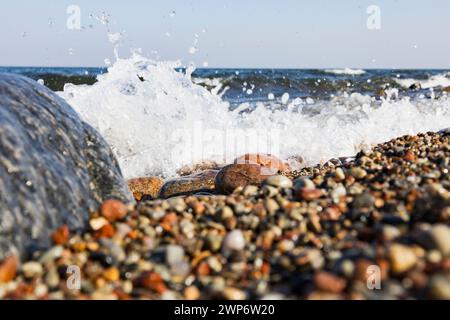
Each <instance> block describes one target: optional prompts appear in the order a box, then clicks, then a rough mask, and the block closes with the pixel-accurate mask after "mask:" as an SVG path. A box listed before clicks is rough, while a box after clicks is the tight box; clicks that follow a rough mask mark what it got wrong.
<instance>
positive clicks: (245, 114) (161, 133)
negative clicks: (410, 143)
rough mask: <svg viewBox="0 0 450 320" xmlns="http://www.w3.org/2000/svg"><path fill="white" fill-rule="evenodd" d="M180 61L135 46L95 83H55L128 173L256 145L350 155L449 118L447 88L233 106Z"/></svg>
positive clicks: (310, 156) (320, 156)
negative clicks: (433, 93) (425, 94)
mask: <svg viewBox="0 0 450 320" xmlns="http://www.w3.org/2000/svg"><path fill="white" fill-rule="evenodd" d="M178 66H179V64H178V63H173V62H155V61H151V60H148V59H146V58H144V57H142V56H140V55H138V54H134V55H133V56H132V57H131V58H129V59H119V60H117V61H116V62H115V63H114V64H113V65H112V66H111V67H110V68H109V69H108V73H106V74H103V75H100V76H99V77H98V82H97V83H95V84H94V85H91V86H88V85H80V86H75V85H66V87H65V88H64V92H61V93H60V95H61V96H62V97H63V98H65V99H66V100H67V101H68V102H69V104H71V105H72V106H73V107H74V109H75V110H77V112H78V113H79V114H80V115H81V117H82V118H83V119H84V120H85V121H86V122H88V123H90V124H91V125H92V126H93V127H95V128H96V129H97V130H99V131H100V133H101V134H102V135H103V136H104V137H105V139H106V140H107V141H108V142H109V144H110V145H111V146H112V148H113V150H114V152H115V154H116V155H117V157H118V159H119V162H120V165H121V167H122V170H123V173H124V175H125V176H126V177H127V178H132V177H139V176H146V175H162V176H164V177H171V176H175V175H176V171H177V170H178V169H180V168H182V167H185V166H190V165H195V164H198V163H201V162H204V161H208V160H211V161H216V162H222V161H223V162H229V161H230V159H231V157H232V156H234V155H238V156H239V155H242V154H244V153H247V152H255V151H257V152H263V153H264V152H269V153H275V154H276V155H278V156H279V157H281V158H283V159H285V160H287V159H289V158H294V157H296V156H301V157H302V158H303V159H304V160H305V162H304V163H302V164H299V163H295V162H291V164H294V167H295V166H296V165H298V166H301V165H314V164H317V163H318V162H320V161H324V160H328V159H330V158H334V157H340V156H352V155H354V154H355V153H356V152H357V151H358V150H359V149H360V148H362V147H363V146H364V145H370V144H374V143H380V142H384V141H387V140H390V139H392V138H395V137H398V136H401V135H404V134H416V133H419V132H424V131H430V130H432V131H437V130H440V129H443V128H446V127H449V126H450V100H449V98H448V97H447V96H443V97H441V98H440V99H439V100H435V99H416V100H411V99H410V98H408V97H407V98H404V99H401V100H382V101H376V100H375V99H373V98H371V97H369V96H365V95H361V94H358V93H355V94H352V95H343V96H339V97H335V98H334V99H332V100H331V101H323V100H316V101H306V100H304V99H300V98H296V99H294V100H288V101H286V104H282V105H280V104H279V103H278V104H277V103H276V102H275V101H268V102H265V104H263V103H258V104H256V105H253V106H252V105H250V104H248V103H247V104H242V105H241V106H239V107H238V108H235V109H233V110H231V108H230V105H229V104H228V103H227V102H225V101H223V100H222V98H221V97H220V95H218V94H215V93H212V92H211V91H208V90H207V89H205V88H204V87H201V86H200V85H198V84H195V83H193V81H192V80H191V76H190V74H191V72H192V69H191V70H188V72H187V73H186V74H183V73H180V72H177V71H175V70H174V68H176V67H178ZM230 131H232V132H234V133H236V132H238V135H237V136H235V137H234V140H233V142H234V144H233V143H231V144H230V141H228V140H227V137H228V133H229V132H230ZM249 131H251V132H252V133H256V135H257V137H256V138H257V140H258V141H264V140H270V139H272V138H273V136H274V135H279V137H278V138H277V139H273V141H276V142H277V143H278V145H277V146H275V147H276V150H277V151H276V152H274V151H273V147H274V146H273V145H271V146H270V145H265V144H264V143H254V140H251V139H247V138H248V137H247V136H246V132H249ZM218 133H219V134H218ZM220 133H224V134H220ZM252 141H253V142H252ZM256 147H257V149H256V150H255V148H256ZM199 148H200V149H201V152H198V150H199ZM231 160H232V159H231Z"/></svg>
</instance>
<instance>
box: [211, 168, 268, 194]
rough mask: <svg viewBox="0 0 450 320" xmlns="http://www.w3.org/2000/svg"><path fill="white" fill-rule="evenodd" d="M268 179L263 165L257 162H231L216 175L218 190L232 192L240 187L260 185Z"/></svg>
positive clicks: (226, 192)
mask: <svg viewBox="0 0 450 320" xmlns="http://www.w3.org/2000/svg"><path fill="white" fill-rule="evenodd" d="M265 179H267V176H265V175H263V171H262V167H261V166H259V165H256V164H231V165H228V166H226V167H224V168H223V169H222V170H220V171H219V173H218V174H217V176H216V180H215V187H216V191H217V192H220V193H223V194H230V193H232V192H233V191H234V190H236V189H237V188H239V187H242V188H244V187H245V186H248V185H255V186H259V185H261V183H262V182H263V181H264V180H265Z"/></svg>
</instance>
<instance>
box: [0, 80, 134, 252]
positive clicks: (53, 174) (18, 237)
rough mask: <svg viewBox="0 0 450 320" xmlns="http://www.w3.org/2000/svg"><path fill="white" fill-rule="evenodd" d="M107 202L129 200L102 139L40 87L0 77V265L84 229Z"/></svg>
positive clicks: (64, 104)
mask: <svg viewBox="0 0 450 320" xmlns="http://www.w3.org/2000/svg"><path fill="white" fill-rule="evenodd" d="M110 198H114V199H119V200H122V201H124V202H131V201H132V197H131V193H130V192H129V190H128V188H127V186H126V184H125V182H124V180H123V178H122V174H121V171H120V168H119V166H118V163H117V160H116V158H115V157H114V155H113V154H112V152H111V149H110V148H109V147H108V145H107V144H106V142H105V141H104V140H103V138H102V137H101V136H100V135H99V134H98V133H97V132H96V131H95V130H94V129H93V128H92V127H90V126H89V125H87V124H86V123H84V122H83V121H82V120H81V119H80V118H79V117H78V115H77V113H76V112H75V111H74V110H73V109H72V108H71V107H70V106H69V105H68V104H67V103H66V102H65V101H63V99H61V98H60V97H58V96H57V95H56V94H54V93H53V92H52V91H50V90H48V89H47V88H45V87H44V86H41V85H39V84H38V83H36V82H35V81H33V80H31V79H28V78H25V77H21V76H17V75H9V74H0V261H1V260H2V259H3V258H4V257H5V255H6V254H7V253H8V252H14V251H15V252H16V253H17V254H19V255H22V256H24V254H26V253H27V252H29V251H28V250H29V249H33V248H40V247H46V246H48V245H49V244H50V235H51V233H52V232H53V230H54V229H55V228H58V227H59V226H61V225H62V224H68V225H69V227H70V228H71V229H80V228H83V227H84V226H85V222H86V220H87V219H88V217H89V213H91V212H93V211H95V210H97V208H98V206H99V204H100V203H101V202H102V201H104V200H106V199H110Z"/></svg>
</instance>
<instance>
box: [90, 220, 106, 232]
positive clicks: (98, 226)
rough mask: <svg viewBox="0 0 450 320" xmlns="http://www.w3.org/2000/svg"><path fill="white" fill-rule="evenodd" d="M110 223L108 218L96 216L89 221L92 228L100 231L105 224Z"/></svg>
mask: <svg viewBox="0 0 450 320" xmlns="http://www.w3.org/2000/svg"><path fill="white" fill-rule="evenodd" d="M107 224H108V220H106V219H105V218H103V217H99V218H94V219H91V220H90V221H89V225H90V226H91V228H92V230H94V231H98V230H100V229H101V228H103V227H104V226H106V225H107Z"/></svg>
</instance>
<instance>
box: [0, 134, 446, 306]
mask: <svg viewBox="0 0 450 320" xmlns="http://www.w3.org/2000/svg"><path fill="white" fill-rule="evenodd" d="M449 141H450V129H446V130H442V131H440V132H437V133H431V132H430V133H423V134H418V135H415V136H403V137H398V138H396V139H393V140H391V141H389V142H386V143H382V144H379V145H377V146H376V147H375V148H373V149H372V150H371V151H362V152H359V153H358V154H357V155H356V156H355V157H354V160H352V161H349V162H345V163H339V162H336V161H334V162H333V161H329V162H327V163H326V164H325V165H323V166H320V165H319V166H316V167H312V168H305V169H302V170H300V171H298V172H296V173H295V174H294V176H292V175H291V176H290V178H296V180H293V179H289V178H287V177H285V176H273V177H271V178H269V179H268V180H265V181H263V182H262V183H261V185H260V186H256V185H248V186H246V187H244V188H238V189H236V190H235V191H234V192H233V193H231V194H230V195H208V194H207V193H203V194H200V195H191V196H185V197H175V198H170V199H168V200H162V199H158V200H151V201H142V202H140V203H138V204H136V205H135V206H134V205H133V206H125V205H124V204H122V203H120V202H114V201H112V202H111V201H109V202H108V201H107V202H105V203H104V204H103V205H102V207H101V208H100V209H99V212H97V213H94V214H93V215H92V216H91V218H90V221H89V226H90V227H89V228H88V229H87V230H86V231H84V232H83V233H81V234H76V233H72V232H71V231H70V230H68V229H67V228H66V227H64V226H61V228H59V229H58V230H56V231H55V232H54V233H53V237H52V238H53V242H54V246H53V247H52V248H50V249H48V250H46V251H44V252H35V253H34V255H33V257H32V259H30V260H29V261H27V262H25V261H23V262H22V263H19V261H17V259H15V258H14V257H10V258H8V259H6V260H5V261H4V262H3V263H0V298H2V299H22V298H33V299H86V298H87V299H102V300H103V299H138V298H139V299H140V298H143V299H189V300H191V299H192V300H197V299H213V298H221V299H229V300H241V299H267V298H269V299H290V298H293V299H410V298H412V299H427V298H433V299H450V289H449V288H450V276H449V275H450V229H449V225H450V180H449V177H450V174H449V169H450V168H449V167H450V164H449V162H450V144H449ZM216 183H217V179H216ZM68 266H78V267H79V268H80V269H79V270H80V272H81V273H80V276H81V278H80V280H81V282H80V286H81V287H80V289H81V290H71V289H69V288H68V287H67V285H66V284H67V280H68V279H69V278H70V276H71V275H70V274H67V272H66V271H65V269H67V267H68ZM370 270H375V275H378V276H379V278H378V279H377V278H374V279H372V278H370V276H371V273H370V272H368V271H370ZM377 272H378V273H377ZM369 280H370V281H371V280H374V281H372V282H370V283H371V284H372V285H373V286H374V287H375V289H374V288H372V287H370V286H369ZM378 285H379V286H380V288H381V289H379V290H378V289H377V287H378Z"/></svg>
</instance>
